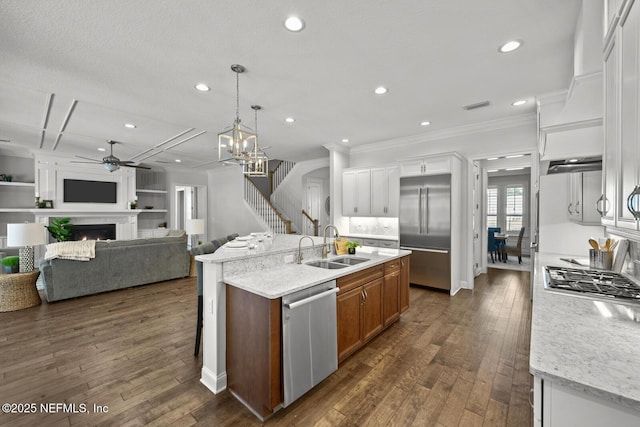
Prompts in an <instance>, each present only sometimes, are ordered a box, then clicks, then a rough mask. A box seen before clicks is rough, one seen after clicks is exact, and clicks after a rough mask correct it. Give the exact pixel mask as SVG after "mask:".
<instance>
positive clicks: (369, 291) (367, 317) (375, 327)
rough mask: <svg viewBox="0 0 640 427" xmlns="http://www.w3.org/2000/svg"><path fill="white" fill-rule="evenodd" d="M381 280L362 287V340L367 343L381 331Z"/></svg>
mask: <svg viewBox="0 0 640 427" xmlns="http://www.w3.org/2000/svg"><path fill="white" fill-rule="evenodd" d="M382 283H383V282H382V279H375V280H373V281H371V282H369V283H367V284H365V285H363V286H362V289H363V292H364V304H362V318H363V320H362V340H363V341H364V342H367V341H369V340H370V339H371V338H373V337H375V336H376V335H378V334H379V333H380V332H381V331H382V326H383V325H382V324H383V320H382Z"/></svg>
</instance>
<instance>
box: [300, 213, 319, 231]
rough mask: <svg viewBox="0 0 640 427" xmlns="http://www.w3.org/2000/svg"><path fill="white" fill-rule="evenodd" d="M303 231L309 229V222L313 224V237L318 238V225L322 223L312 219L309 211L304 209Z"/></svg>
mask: <svg viewBox="0 0 640 427" xmlns="http://www.w3.org/2000/svg"><path fill="white" fill-rule="evenodd" d="M302 218H303V220H302V231H303V232H304V230H306V229H307V222H309V223H311V224H310V225H311V226H312V227H313V235H314V236H317V235H318V223H319V222H320V221H318V220H317V219H313V217H311V215H309V213H308V212H307V211H305V210H304V209H302Z"/></svg>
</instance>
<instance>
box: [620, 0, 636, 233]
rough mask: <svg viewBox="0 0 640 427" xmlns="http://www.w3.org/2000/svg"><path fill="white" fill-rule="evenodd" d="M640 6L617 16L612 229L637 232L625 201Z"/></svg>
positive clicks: (632, 165)
mask: <svg viewBox="0 0 640 427" xmlns="http://www.w3.org/2000/svg"><path fill="white" fill-rule="evenodd" d="M639 40H640V4H638V2H637V1H636V2H634V4H633V5H631V8H630V9H628V8H627V9H625V10H624V13H623V14H622V15H621V16H620V29H619V32H618V42H619V44H620V46H619V51H620V92H619V93H620V121H619V123H620V158H619V165H620V166H619V174H618V179H619V181H618V188H617V193H616V196H617V197H616V199H617V203H616V213H617V218H616V226H618V227H622V228H630V229H634V230H635V229H637V228H638V222H637V221H636V220H635V218H634V217H633V215H632V214H631V212H630V211H629V209H627V198H628V197H629V195H630V194H631V193H632V192H633V190H634V188H635V187H636V185H638V184H639V182H638V170H639V165H638V162H639V161H640V155H639V153H640V143H639V141H640V140H639V137H640V133H639V132H638V120H640V115H639V113H640V109H639V108H638V102H639V95H640V91H639V88H640V85H639V84H638V77H639V76H640V72H639V71H640V63H639V61H640V54H639V52H640V49H639V46H640V43H639Z"/></svg>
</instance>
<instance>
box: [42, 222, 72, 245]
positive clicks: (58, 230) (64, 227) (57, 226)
mask: <svg viewBox="0 0 640 427" xmlns="http://www.w3.org/2000/svg"><path fill="white" fill-rule="evenodd" d="M45 227H46V228H47V230H49V233H50V234H51V237H53V238H54V239H56V240H57V241H58V242H64V241H67V240H69V239H71V227H73V224H71V218H52V219H51V225H45Z"/></svg>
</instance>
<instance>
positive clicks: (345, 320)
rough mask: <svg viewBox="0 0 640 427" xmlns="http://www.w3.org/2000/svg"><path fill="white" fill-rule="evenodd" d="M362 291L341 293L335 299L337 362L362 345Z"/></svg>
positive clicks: (358, 289)
mask: <svg viewBox="0 0 640 427" xmlns="http://www.w3.org/2000/svg"><path fill="white" fill-rule="evenodd" d="M363 301H364V298H363V294H362V289H361V288H357V289H352V290H350V291H347V292H344V293H341V294H340V295H338V297H337V299H336V310H337V313H338V361H342V360H344V359H346V358H347V356H349V355H350V354H351V353H353V352H354V351H356V350H357V349H359V348H360V346H361V345H362V333H361V331H362V316H361V315H360V312H361V308H360V306H361V305H362V303H363Z"/></svg>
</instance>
